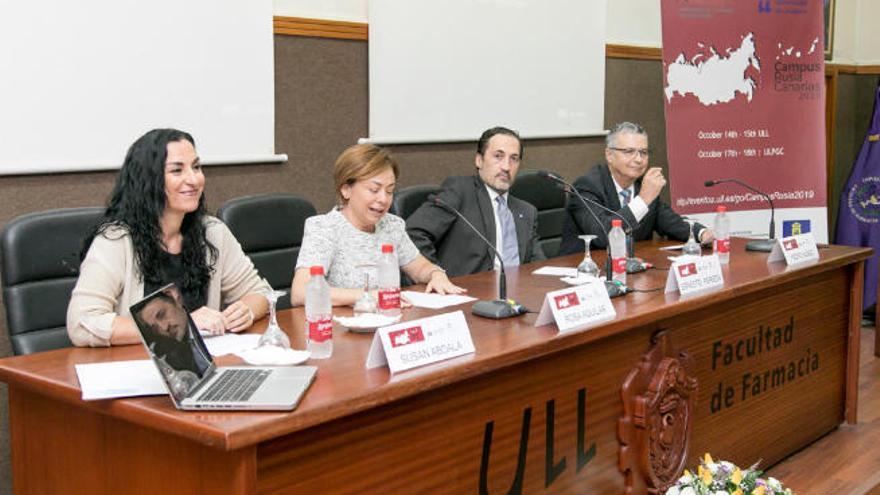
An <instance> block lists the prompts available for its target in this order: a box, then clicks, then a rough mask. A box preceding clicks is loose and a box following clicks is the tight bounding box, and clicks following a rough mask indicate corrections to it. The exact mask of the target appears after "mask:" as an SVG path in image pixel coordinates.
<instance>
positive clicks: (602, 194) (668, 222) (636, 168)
mask: <svg viewBox="0 0 880 495" xmlns="http://www.w3.org/2000/svg"><path fill="white" fill-rule="evenodd" d="M650 154H651V153H650V149H649V148H648V133H647V132H646V131H645V129H644V128H643V127H642V126H640V125H638V124H633V123H631V122H623V123H620V124H617V125H616V126H614V128H613V129H612V130H611V132H610V133H609V134H608V136H607V137H606V138H605V161H606V162H607V164H599V165H596V166H595V167H593V168H592V169H590V171H589V172H587V173H586V174H584V175H583V176H581V177H580V178H578V179H577V180H576V181H575V183H574V186H575V187H576V188H577V190H578V192H580V193H581V194H582V195H583V196H584V197H585V198H587V199H588V200H593V201H595V202H597V203H600V204H602V205H604V206H605V207H607V208H609V209H611V210H613V211H616V212H617V213H619V214H620V215H621V216H623V217H624V218H626V219H627V221H628V223H629V224H630V225H632V226H633V229H634V232H633V238H634V240H636V241H642V240H647V239H651V237H652V236H653V235H654V232H657V233H658V234H660V235H662V236H665V237H669V238H672V239H676V240H679V241H686V240H687V238H688V228H689V227H688V223H687V222H686V221H685V220H684V219H682V217H681V215H679V214H678V213H676V212H675V211H673V209H672V208H671V207H670V206H669V205H668V204H666V203H664V202H663V201H661V200H660V199H659V196H660V192H661V191H663V188H664V187H665V186H666V178H665V177H663V172H662V170H661V169H660V167H649V166H648V161H649V158H650ZM590 210H591V211H592V213H593V214H592V215H591V214H590V212H588V211H586V209H585V208H584V205H583V203H581V202H580V201H579V200H578V199H577V198H570V200H569V202H568V207H567V211H566V215H565V220H564V222H563V225H562V244H561V245H560V247H559V253H560V254H572V253H578V252H583V249H584V243H583V241H582V240H580V239H578V236H579V235H582V234H594V235H596V236H597V237H596V239H595V240H594V241H593V247H598V248H604V247H605V245H606V237H605V234H604V233H607V232H608V230H609V229H610V228H611V220H612V218H616V217H615V216H614V215H612V214H610V213H608V212H607V211H604V210H602V209H601V208H598V207H595V206H593V205H591V206H590ZM594 216H595V218H594ZM597 218H598V220H599V223H597V222H596V219H597ZM694 234H695V235H696V236H697V237H696V238H698V239H699V240H700V242H702V243H709V242H711V241H712V239H714V234H713V233H712V231H711V230H710V229H707V228H705V227H704V226H702V225H700V224H695V225H694Z"/></svg>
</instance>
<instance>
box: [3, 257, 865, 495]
mask: <svg viewBox="0 0 880 495" xmlns="http://www.w3.org/2000/svg"><path fill="white" fill-rule="evenodd" d="M659 245H660V244H653V243H646V244H642V245H639V246H638V247H637V250H638V254H639V255H641V256H643V257H645V258H647V259H648V260H650V261H652V262H654V263H655V264H656V265H657V266H658V267H659V269H654V270H650V271H648V272H646V273H642V274H637V275H631V276H630V285H631V286H632V287H635V288H636V289H640V290H647V291H650V290H651V289H655V288H660V289H659V290H656V291H650V292H636V293H632V294H629V295H627V296H625V297H621V298H616V299H614V307H615V309H616V311H617V318H616V319H614V320H612V321H610V322H607V323H604V324H601V325H599V326H596V327H593V328H591V329H587V330H582V331H576V332H572V333H568V334H564V335H561V334H559V333H558V332H557V331H556V327H555V326H553V325H550V326H544V327H538V328H536V327H534V321H535V318H536V314H528V315H525V316H523V317H520V318H516V319H510V320H502V321H490V320H484V319H481V318H478V317H474V316H473V315H471V314H470V313H469V309H470V308H469V306H461V307H458V308H451V309H452V310H457V309H463V310H464V311H465V313H466V317H467V321H468V324H469V326H470V330H471V334H472V336H473V340H474V344H475V347H476V353H475V354H472V355H467V356H463V357H459V358H456V359H453V360H450V361H446V362H443V363H439V364H435V365H432V366H428V367H425V368H420V369H415V370H411V371H407V372H403V373H400V374H399V375H394V376H392V375H390V374H389V372H388V370H387V369H374V370H366V369H365V368H364V361H365V358H366V355H367V351H368V348H369V345H370V342H371V338H372V336H371V335H359V334H353V333H348V332H346V331H344V330H342V329H340V328H334V332H335V334H334V347H335V348H334V352H333V357H332V358H331V359H329V360H323V361H314V360H313V361H310V363H309V364H314V365H317V366H318V367H319V372H318V376H317V379H316V381H315V383H314V384H313V386H312V387H311V389H310V390H309V392H308V393H307V395H306V396H305V398H304V400H303V402H302V403H301V404H300V406H299V407H298V408H297V409H296V410H295V411H293V412H291V413H253V412H229V413H226V412H206V413H200V412H181V411H177V410H176V409H174V407H173V405H172V404H171V401H170V400H169V399H168V397H165V396H162V397H148V398H135V399H125V400H114V401H96V402H83V401H82V400H80V391H79V387H78V382H77V379H76V374H75V371H74V364H77V363H85V362H99V361H108V360H122V359H142V358H145V357H146V354H145V352H144V351H143V350H142V349H140V348H138V347H137V346H129V347H121V348H112V349H63V350H58V351H52V352H47V353H42V354H35V355H31V356H21V357H15V358H7V359H4V360H0V378H2V379H3V380H4V381H6V382H7V383H8V384H9V402H10V429H11V437H12V455H13V472H14V479H13V483H14V487H15V491H16V493H20V494H28V493H70V494H74V493H83V494H88V495H96V494H104V493H106V494H117V493H164V494H172V493H181V494H191V493H212V494H222V493H236V494H252V493H261V494H263V493H265V494H276V493H277V494H282V493H302V494H316V493H359V494H363V493H401V494H413V493H431V494H434V493H451V494H463V493H474V494H502V493H503V494H519V493H528V494H532V493H602V494H606V493H623V492H625V491H627V490H628V491H629V492H630V493H649V492H655V491H656V490H657V486H658V484H662V483H663V482H664V480H668V479H669V477H670V476H673V477H676V476H678V474H679V473H680V467H681V466H682V465H684V464H687V465H689V466H692V465H694V464H695V463H696V462H697V461H696V460H697V457H699V456H700V455H702V453H703V452H707V451H708V452H711V453H712V454H713V456H715V457H716V458H719V457H720V458H724V459H728V460H731V461H733V462H736V463H738V464H740V465H750V464H752V463H754V462H756V461H758V460H759V459H760V460H762V466H763V467H768V466H769V465H772V464H774V463H776V462H778V461H780V460H782V459H783V458H785V457H786V456H788V455H790V454H791V453H793V452H795V451H797V450H799V449H801V448H803V447H804V446H806V445H808V444H809V443H811V442H812V441H814V440H816V439H817V438H819V437H820V436H822V435H824V434H825V433H827V432H829V431H831V430H832V429H834V428H835V427H837V426H838V425H839V424H841V423H842V422H843V421H849V422H855V420H856V418H855V411H856V400H857V388H856V379H857V369H858V345H859V323H860V315H861V294H862V279H863V267H864V260H865V259H866V258H867V257H868V256H869V255H870V253H871V251H870V250H869V249H862V248H849V247H840V246H832V247H828V248H823V249H821V250H820V255H821V260H820V261H819V262H817V263H813V264H809V265H807V266H803V267H797V268H788V267H786V266H785V265H784V264H782V263H774V264H769V265H768V264H767V263H766V257H767V255H766V254H761V253H748V252H745V251H744V249H743V246H744V242H741V241H738V240H735V241H734V242H733V246H732V247H733V249H732V252H733V255H732V256H731V264H730V265H729V266H727V267H724V269H723V271H724V277H725V286H724V288H723V289H721V290H717V291H714V292H711V293H708V294H703V295H697V296H693V297H688V298H682V297H680V296H679V295H678V294H677V293H674V294H664V293H663V291H662V287H663V286H664V284H665V280H666V276H667V273H668V272H667V271H666V270H664V268H668V266H669V262H668V261H667V260H666V256H668V252H665V251H658V250H657V249H656V248H657V247H658V246H659ZM580 258H581V257H580V256H570V257H563V258H556V259H553V260H550V261H548V262H544V263H541V264H533V265H525V266H523V267H520V268H519V269H518V270H517V269H512V270H510V271H509V272H508V279H509V280H508V293H509V294H510V295H512V296H513V297H515V298H517V299H518V300H519V301H520V302H522V303H524V304H525V305H526V306H528V307H529V308H531V309H532V310H534V311H538V310H539V309H540V307H541V303H542V300H543V299H542V298H543V296H544V294H545V293H546V292H547V291H551V290H556V289H561V288H563V287H564V284H563V283H562V282H560V281H559V280H558V279H557V278H555V277H546V276H537V275H532V274H531V272H532V270H534V269H536V268H538V267H540V266H542V265H553V266H575V265H576V264H577V263H578V262H579V261H580ZM596 258H597V261H600V262H601V261H602V260H601V254H599V255H597V256H596ZM600 264H601V263H600ZM456 282H457V283H458V284H459V285H462V286H465V287H467V288H468V289H469V292H470V294H471V295H473V296H476V297H478V298H491V297H492V296H493V294H494V291H495V287H496V280H495V275H494V274H493V273H483V274H478V275H473V276H468V277H462V278H460V279H458V280H457V281H456ZM345 311H349V310H346V309H339V312H345ZM431 314H434V312H432V311H428V310H421V309H410V310H405V311H404V318H406V319H416V318H420V317H424V316H429V315H431ZM279 321H280V324H281V326H282V327H283V328H285V329H286V330H288V331H289V333H290V334H291V335H292V337H293V340H294V341H295V342H296V343H298V344H299V345H300V346H301V345H302V333H303V314H302V311H301V309H296V310H291V311H286V312H283V313H282V314H281V315H280V317H279ZM263 325H265V323H263ZM220 362H221V364H229V363H233V362H235V360H234V359H233V358H231V357H226V358H223V359H221V360H220ZM685 453H687V454H686V456H685ZM627 487H628V488H627Z"/></svg>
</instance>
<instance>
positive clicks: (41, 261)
mask: <svg viewBox="0 0 880 495" xmlns="http://www.w3.org/2000/svg"><path fill="white" fill-rule="evenodd" d="M103 212H104V208H102V207H93V208H65V209H60V210H51V211H45V212H40V213H31V214H28V215H23V216H20V217H18V218H15V219H13V220H12V221H10V222H9V223H8V224H6V227H5V228H4V229H3V233H2V235H0V250H2V255H3V263H2V276H3V302H4V304H5V305H6V326H7V330H8V332H9V340H10V341H11V343H12V351H13V352H14V353H15V354H17V355H21V354H30V353H33V352H40V351H48V350H51V349H59V348H62V347H70V346H71V345H72V344H71V342H70V339H68V337H67V321H66V320H67V304H68V302H69V301H70V293H71V291H73V286H74V285H76V279H77V277H78V276H79V253H80V250H81V249H82V240H83V237H85V235H86V234H87V233H88V231H89V229H90V228H92V227H93V226H94V225H95V224H96V223H97V222H98V220H100V218H101V215H102V214H103Z"/></svg>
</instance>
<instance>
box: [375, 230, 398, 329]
mask: <svg viewBox="0 0 880 495" xmlns="http://www.w3.org/2000/svg"><path fill="white" fill-rule="evenodd" d="M377 271H378V272H379V273H378V278H379V280H377V283H378V286H379V298H378V299H379V301H378V306H379V313H380V314H383V315H387V316H397V315H399V314H400V268H399V267H398V264H397V256H396V255H395V254H394V246H393V245H391V244H382V254H381V255H380V256H379V263H378V266H377Z"/></svg>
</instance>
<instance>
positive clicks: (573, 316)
mask: <svg viewBox="0 0 880 495" xmlns="http://www.w3.org/2000/svg"><path fill="white" fill-rule="evenodd" d="M615 316H617V312H616V311H615V310H614V306H613V305H612V304H611V298H609V297H608V291H606V290H605V283H604V282H602V280H599V279H597V280H595V281H593V282H588V283H586V284H583V285H578V286H576V287H571V288H568V289H562V290H556V291H553V292H548V293H547V295H545V296H544V303H543V304H542V305H541V311H540V312H539V313H538V318H537V319H535V326H536V327H540V326H542V325H548V324H550V323H553V322H554V321H555V322H556V326H557V327H559V332H560V333H565V332H571V331H574V330H580V329H582V328H586V327H588V326H590V325H593V324H596V323H600V322H603V321H606V320H611V319H613V318H614V317H615Z"/></svg>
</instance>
